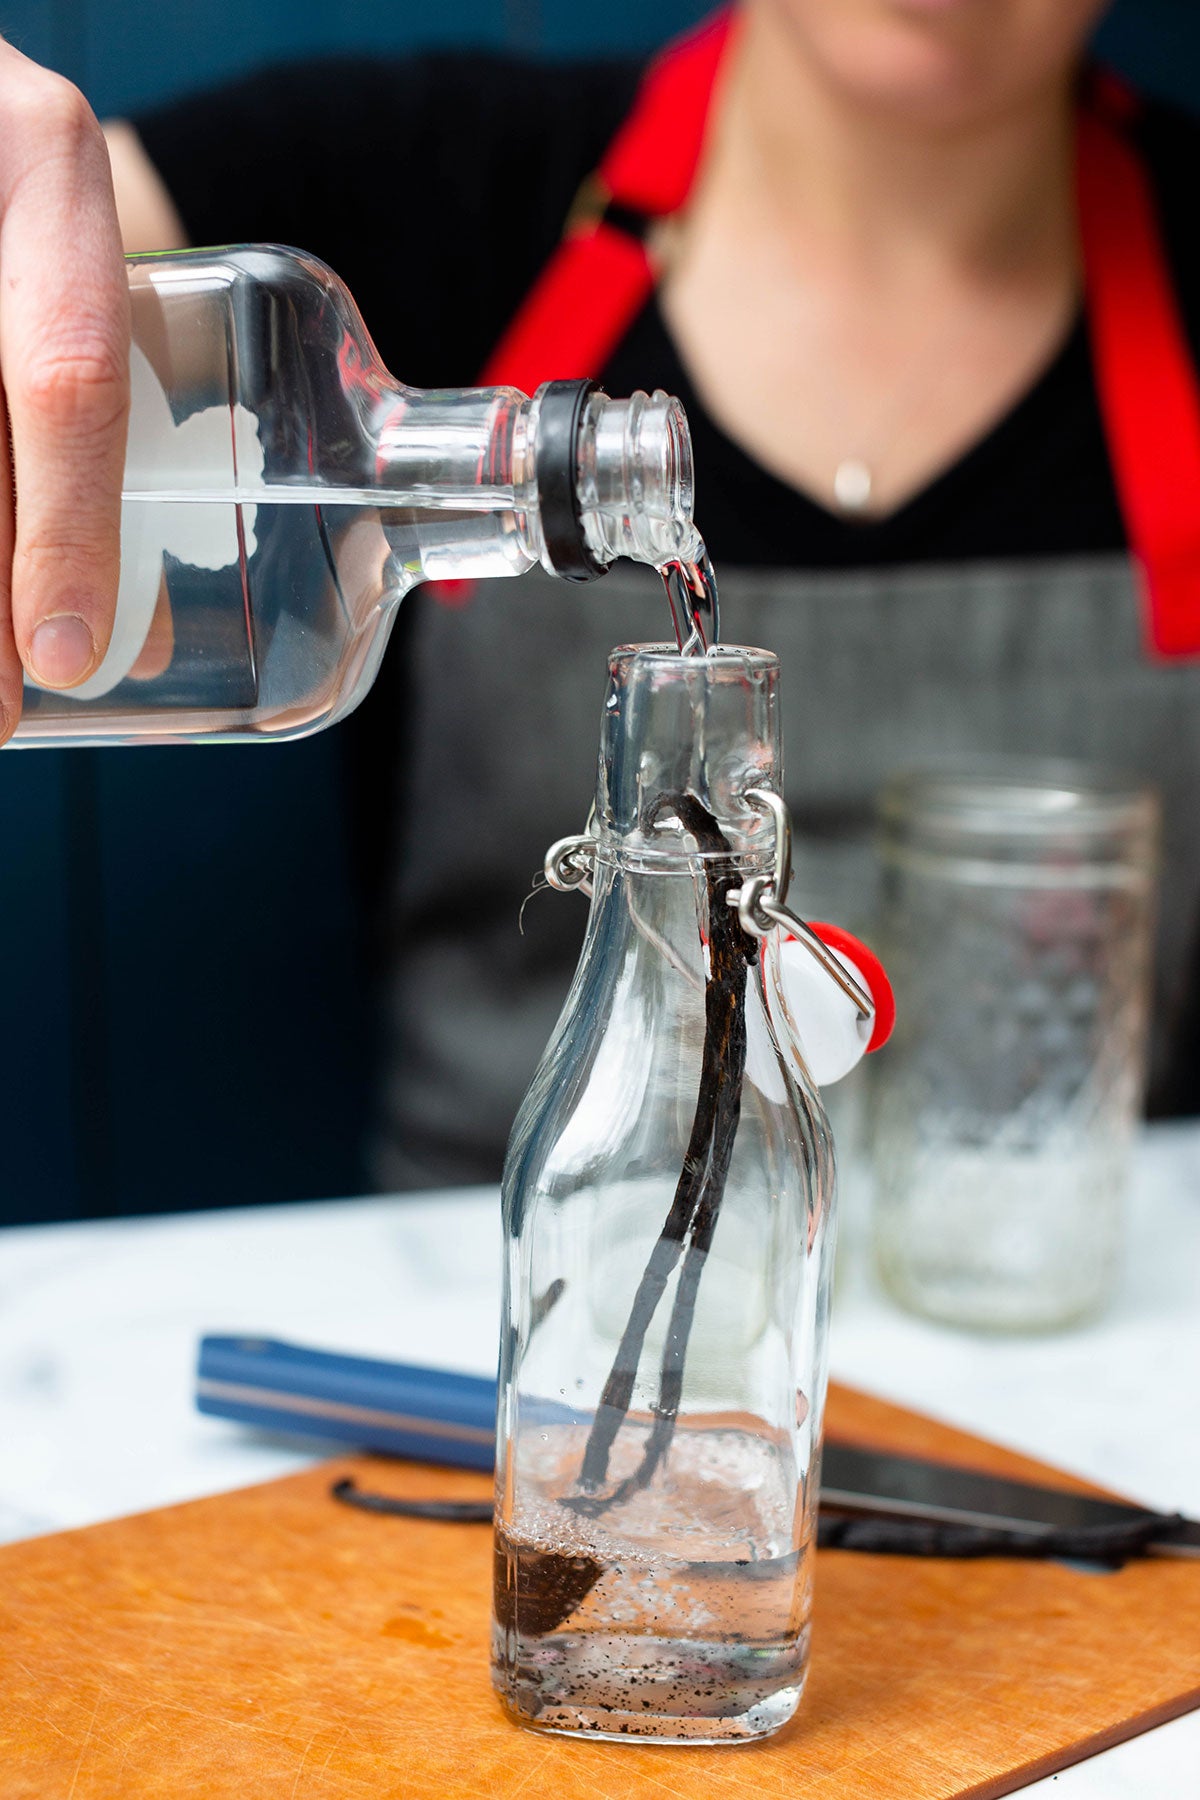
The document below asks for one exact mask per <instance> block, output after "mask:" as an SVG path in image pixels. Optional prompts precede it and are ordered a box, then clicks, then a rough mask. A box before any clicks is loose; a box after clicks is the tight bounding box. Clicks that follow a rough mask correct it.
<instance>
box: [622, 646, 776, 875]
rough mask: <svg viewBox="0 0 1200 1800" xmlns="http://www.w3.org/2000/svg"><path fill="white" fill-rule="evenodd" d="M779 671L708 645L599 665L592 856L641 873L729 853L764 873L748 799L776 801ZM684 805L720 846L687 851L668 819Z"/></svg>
mask: <svg viewBox="0 0 1200 1800" xmlns="http://www.w3.org/2000/svg"><path fill="white" fill-rule="evenodd" d="M782 782H783V766H782V753H781V747H780V715H779V661H778V658H777V657H776V656H774V655H773V654H772V653H771V652H769V651H766V650H755V649H751V648H748V647H746V646H743V645H736V644H730V645H719V646H717V647H715V648H714V649H712V650H710V651H709V652H708V653H707V654H706V655H703V656H680V655H679V654H678V653H677V652H676V651H675V649H674V648H673V647H672V646H668V645H666V644H638V645H625V646H622V647H621V648H620V649H618V650H615V651H614V652H613V653H612V656H611V658H610V660H609V680H608V692H607V696H606V700H605V706H604V717H603V724H602V727H601V740H600V764H599V783H598V789H597V797H596V834H597V845H596V850H597V856H598V858H599V859H600V860H601V861H620V862H621V863H622V864H623V865H624V866H625V867H627V868H637V869H642V870H644V871H645V872H647V873H653V872H654V871H656V870H658V871H662V872H667V871H669V870H671V869H676V870H678V869H680V868H691V867H693V866H694V864H695V862H696V860H697V858H699V859H701V860H704V859H705V858H707V857H710V856H713V855H721V856H728V855H729V854H730V853H732V854H733V855H735V856H737V857H738V858H739V860H744V862H745V864H746V866H748V867H758V866H759V865H762V866H764V867H765V866H767V865H768V863H769V861H770V858H771V855H772V852H773V849H774V840H773V830H772V826H771V823H770V821H769V820H768V819H767V818H766V817H765V816H764V814H763V812H762V811H761V809H759V808H756V807H755V806H753V805H752V803H751V802H750V800H749V799H748V798H747V795H748V794H749V793H750V792H751V791H752V790H754V789H756V788H771V789H774V790H775V791H779V790H780V788H781V787H782ZM681 794H686V795H690V796H692V797H693V798H694V799H695V800H697V801H698V802H699V803H700V805H701V807H703V808H704V810H705V811H706V812H707V813H708V814H709V815H710V816H711V818H712V820H713V821H714V822H715V824H716V826H717V827H718V829H719V831H720V833H721V835H722V836H723V838H724V839H725V842H726V844H727V846H728V848H727V849H726V850H723V851H721V850H713V849H711V848H705V847H704V846H701V845H699V844H697V842H696V841H695V839H694V837H693V836H692V835H691V834H690V833H689V832H688V830H687V827H686V825H685V824H684V822H683V821H682V820H681V818H680V817H679V815H678V813H677V812H676V811H675V810H674V808H673V806H672V804H671V802H672V799H673V797H675V796H678V795H681Z"/></svg>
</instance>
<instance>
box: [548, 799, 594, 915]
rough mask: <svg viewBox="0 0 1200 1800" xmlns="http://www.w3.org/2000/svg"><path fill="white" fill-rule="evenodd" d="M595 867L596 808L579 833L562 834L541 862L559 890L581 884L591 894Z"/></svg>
mask: <svg viewBox="0 0 1200 1800" xmlns="http://www.w3.org/2000/svg"><path fill="white" fill-rule="evenodd" d="M595 867H596V808H595V806H594V805H593V807H592V810H591V811H590V812H589V814H588V818H587V825H586V827H585V828H584V830H583V831H582V832H581V833H580V834H579V835H578V836H577V837H565V838H559V839H558V841H557V842H556V843H553V844H551V846H550V848H549V849H548V850H547V852H546V860H545V862H544V863H543V865H542V868H543V871H544V873H545V876H546V880H547V881H548V882H549V884H550V886H551V887H552V888H555V889H557V891H558V892H559V893H560V894H569V893H571V892H572V891H573V890H574V889H576V888H578V890H579V892H580V893H581V894H586V895H587V897H588V899H589V900H590V899H591V897H592V875H593V873H594V871H595Z"/></svg>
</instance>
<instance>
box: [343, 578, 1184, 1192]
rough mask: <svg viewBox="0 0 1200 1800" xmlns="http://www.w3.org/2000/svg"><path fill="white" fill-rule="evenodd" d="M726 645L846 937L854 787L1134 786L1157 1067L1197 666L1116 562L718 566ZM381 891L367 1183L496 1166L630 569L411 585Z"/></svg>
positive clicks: (1171, 957) (587, 782) (857, 909)
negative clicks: (988, 774)
mask: <svg viewBox="0 0 1200 1800" xmlns="http://www.w3.org/2000/svg"><path fill="white" fill-rule="evenodd" d="M717 573H718V578H719V580H720V584H721V610H722V629H723V635H724V637H725V638H726V640H727V641H729V642H739V643H747V644H754V645H759V646H761V647H762V648H765V649H769V650H774V651H777V652H778V654H779V656H780V658H781V660H782V664H783V725H784V754H785V767H786V776H787V779H786V793H787V799H788V803H789V805H790V807H791V809H792V814H793V818H794V821H795V825H796V830H797V844H796V853H795V885H794V886H793V890H792V896H791V897H792V898H793V899H795V900H797V902H798V904H799V905H800V906H801V907H802V908H804V909H807V910H808V912H809V914H810V916H814V917H818V918H821V917H825V918H832V919H834V920H836V921H837V922H838V923H841V924H844V925H847V926H849V927H850V928H851V929H858V930H860V931H862V932H864V934H866V935H869V932H870V922H871V918H872V914H873V910H874V888H875V867H874V862H873V857H872V852H871V819H872V809H873V803H874V798H875V795H876V793H877V792H878V790H879V788H880V786H881V785H882V783H883V782H884V781H885V780H886V778H887V777H888V776H889V775H890V774H892V773H893V772H895V771H896V770H898V769H901V768H904V767H906V766H911V765H913V764H917V763H921V762H925V761H928V760H929V759H930V757H934V756H936V757H945V756H951V755H955V754H981V753H1004V752H1009V753H1011V752H1014V751H1020V752H1022V753H1030V754H1042V755H1047V756H1069V757H1076V758H1082V759H1084V760H1087V761H1091V762H1097V763H1102V764H1105V765H1107V766H1108V767H1109V768H1116V769H1119V770H1121V771H1124V772H1127V773H1129V774H1131V775H1134V776H1137V777H1140V778H1142V779H1143V780H1146V781H1148V782H1151V783H1153V784H1154V785H1155V786H1156V787H1157V788H1158V789H1159V791H1160V793H1161V795H1162V800H1163V808H1164V843H1163V882H1162V900H1161V909H1160V920H1159V930H1158V940H1157V972H1156V982H1155V1004H1154V1021H1153V1047H1152V1077H1151V1087H1152V1091H1153V1089H1154V1088H1155V1087H1157V1086H1161V1085H1162V1083H1163V1082H1164V1080H1165V1079H1166V1077H1167V1076H1168V1073H1169V1068H1170V1062H1171V1057H1172V1042H1173V1038H1174V1034H1175V1031H1176V1028H1177V1024H1178V1017H1179V1013H1180V1010H1181V1007H1182V1005H1183V1003H1184V999H1185V988H1186V986H1187V982H1186V979H1185V976H1186V971H1187V970H1188V969H1189V967H1190V964H1191V956H1192V950H1193V934H1194V931H1195V927H1196V923H1197V920H1198V918H1200V808H1198V806H1197V801H1196V789H1197V785H1198V782H1200V671H1198V670H1197V668H1196V665H1195V664H1194V663H1191V662H1184V661H1180V662H1161V661H1153V660H1151V659H1150V658H1149V657H1148V656H1147V654H1146V652H1145V650H1144V648H1143V645H1142V633H1141V619H1140V610H1139V601H1138V599H1137V597H1136V593H1135V587H1134V580H1133V575H1132V571H1131V568H1130V564H1129V562H1128V559H1127V558H1126V557H1124V556H1120V555H1105V556H1096V557H1091V558H1070V559H1056V560H1054V561H1044V562H1020V563H1009V564H983V563H971V564H964V565H945V564H936V565H930V566H928V567H905V568H897V569H882V570H880V569H869V570H864V571H853V572H850V573H845V572H841V571H838V572H833V573H824V572H822V573H818V574H811V573H805V572H802V571H801V572H797V571H794V570H780V571H774V570H744V569H743V570H731V569H718V572H717ZM407 604H408V605H409V606H410V607H416V608H417V609H418V614H417V617H416V619H415V621H410V625H411V626H412V636H411V639H410V641H409V648H410V654H411V656H412V658H413V662H412V667H411V670H410V679H409V681H408V682H407V684H406V691H407V693H408V694H409V696H410V697H411V698H410V702H409V704H410V705H411V708H412V717H411V718H410V719H409V720H408V721H407V726H408V730H409V746H410V747H409V752H408V755H407V757H406V759H405V766H404V769H403V770H402V772H401V778H400V805H401V817H400V821H399V832H398V850H397V856H396V867H395V871H394V877H393V882H392V891H391V894H390V911H389V931H388V949H389V961H388V971H389V973H388V984H389V985H388V991H387V993H386V995H385V996H384V999H385V1003H386V1008H387V1019H386V1050H385V1057H384V1066H383V1088H382V1093H381V1096H380V1099H381V1105H380V1130H379V1134H378V1138H377V1142H376V1154H375V1159H374V1161H375V1174H376V1177H377V1180H378V1182H379V1184H380V1185H381V1186H383V1187H388V1188H405V1187H421V1186H436V1185H440V1184H443V1183H458V1182H470V1181H487V1180H494V1179H495V1178H496V1177H497V1176H498V1174H499V1171H500V1165H501V1161H502V1158H503V1152H504V1144H505V1140H506V1137H507V1134H508V1130H509V1127H510V1125H511V1123H512V1119H513V1116H514V1114H515V1112H516V1109H517V1106H518V1104H519V1103H520V1100H521V1096H522V1094H523V1092H524V1090H525V1088H526V1086H527V1085H528V1082H529V1079H530V1077H531V1075H532V1073H533V1070H534V1067H535V1064H536V1063H537V1060H538V1057H539V1055H540V1054H541V1050H542V1048H543V1046H544V1044H545V1042H546V1039H547V1038H548V1036H549V1034H550V1031H551V1028H552V1027H553V1024H554V1021H555V1019H556V1017H557V1015H558V1012H559V1009H560V1007H561V1005H562V1001H563V999H564V997H565V995H566V991H567V987H568V984H569V982H570V978H571V974H572V972H573V969H574V965H575V960H576V958H577V956H578V952H579V946H580V942H581V940H582V936H583V928H584V924H585V920H586V913H587V907H586V903H585V901H584V900H582V899H581V898H580V897H578V896H576V895H562V894H556V893H554V892H544V893H539V894H538V895H537V896H536V897H535V898H534V899H533V900H532V901H530V903H529V905H528V906H527V908H526V909H525V914H524V933H523V935H522V931H521V926H520V922H519V914H520V908H521V902H522V900H523V899H524V897H525V895H526V894H527V893H528V892H529V890H530V888H531V886H532V883H533V877H534V874H535V872H536V871H538V870H539V869H540V868H541V864H542V858H543V855H544V853H545V850H546V848H547V846H548V845H549V844H550V843H551V842H552V841H553V840H554V839H555V838H559V837H563V836H566V835H567V834H569V833H572V832H575V831H580V830H582V829H583V825H584V821H585V819H586V817H587V812H588V808H589V806H590V804H591V800H592V796H593V790H594V787H595V778H596V750H597V743H598V739H599V725H600V707H601V702H602V700H603V696H604V689H605V679H606V658H607V653H608V651H609V649H610V648H611V647H612V646H613V645H615V644H618V643H629V642H642V641H647V640H651V639H659V638H662V637H663V636H664V635H665V633H666V630H667V623H668V621H667V609H666V602H665V600H664V598H663V596H662V591H661V587H660V585H659V583H658V578H657V577H656V576H655V575H654V574H653V573H652V572H650V571H648V570H643V569H635V568H631V567H629V566H627V565H621V566H618V567H617V568H616V569H615V570H614V571H613V572H612V573H611V574H609V575H608V576H607V577H606V578H605V579H604V580H603V581H600V582H596V583H595V584H593V585H592V586H589V587H584V588H576V587H570V586H567V585H566V584H564V583H561V582H557V581H553V580H552V579H551V578H549V577H548V576H544V575H543V574H542V573H541V572H540V571H535V572H534V573H533V574H531V575H528V576H526V577H524V578H523V579H520V580H516V581H495V582H490V583H484V584H480V586H479V587H478V588H477V589H476V591H475V594H474V597H473V599H472V601H471V603H470V604H469V605H468V606H466V607H461V608H452V607H447V606H444V605H441V604H438V603H437V602H436V600H434V599H433V598H432V596H431V595H429V594H422V593H418V594H416V595H415V596H414V597H413V598H412V599H410V600H409V601H408V602H407Z"/></svg>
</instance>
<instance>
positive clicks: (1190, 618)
mask: <svg viewBox="0 0 1200 1800" xmlns="http://www.w3.org/2000/svg"><path fill="white" fill-rule="evenodd" d="M1077 185H1078V200H1079V225H1080V235H1081V239H1082V244H1083V262H1084V293H1085V301H1086V307H1087V318H1088V328H1089V333H1090V336H1091V344H1092V361H1093V365H1094V368H1095V376H1096V388H1097V392H1098V394H1099V398H1100V409H1101V413H1102V415H1103V418H1104V428H1105V435H1106V437H1107V440H1108V450H1109V456H1110V457H1111V459H1112V466H1113V472H1114V475H1115V477H1116V484H1117V493H1118V496H1119V498H1120V502H1121V511H1122V513H1123V515H1124V518H1125V528H1126V531H1127V533H1128V536H1129V543H1130V548H1131V550H1132V552H1133V554H1134V556H1135V558H1136V559H1137V561H1138V563H1139V564H1140V565H1141V571H1142V576H1143V580H1144V584H1145V589H1146V598H1147V601H1148V606H1147V624H1148V636H1149V640H1150V644H1151V645H1152V647H1153V648H1154V650H1156V651H1157V652H1158V653H1159V654H1160V655H1162V656H1192V655H1196V654H1198V653H1200V381H1198V380H1197V375H1196V368H1195V363H1194V361H1193V358H1192V353H1191V349H1190V347H1189V344H1188V340H1187V333H1186V331H1185V329H1184V324H1183V320H1182V318H1181V316H1180V312H1179V307H1178V303H1177V301H1176V298H1175V293H1174V288H1173V286H1172V283H1171V276H1170V270H1169V268H1168V264H1167V257H1166V252H1165V249H1164V246H1163V243H1162V237H1161V233H1160V230H1159V221H1158V216H1157V208H1156V205H1155V200H1154V195H1153V193H1152V191H1151V187H1150V183H1149V180H1148V177H1147V174H1146V171H1145V169H1144V167H1143V165H1142V162H1141V159H1140V158H1139V157H1138V155H1137V153H1136V151H1135V150H1134V149H1133V147H1132V146H1131V145H1130V144H1129V142H1128V141H1127V140H1126V138H1125V137H1124V136H1123V135H1122V133H1121V132H1120V131H1119V130H1118V129H1115V128H1114V126H1112V125H1111V124H1109V123H1108V122H1107V121H1106V120H1105V119H1104V118H1102V117H1100V116H1099V115H1098V114H1096V113H1094V112H1085V113H1084V114H1083V115H1082V116H1081V118H1080V121H1079V155H1078V173H1077Z"/></svg>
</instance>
